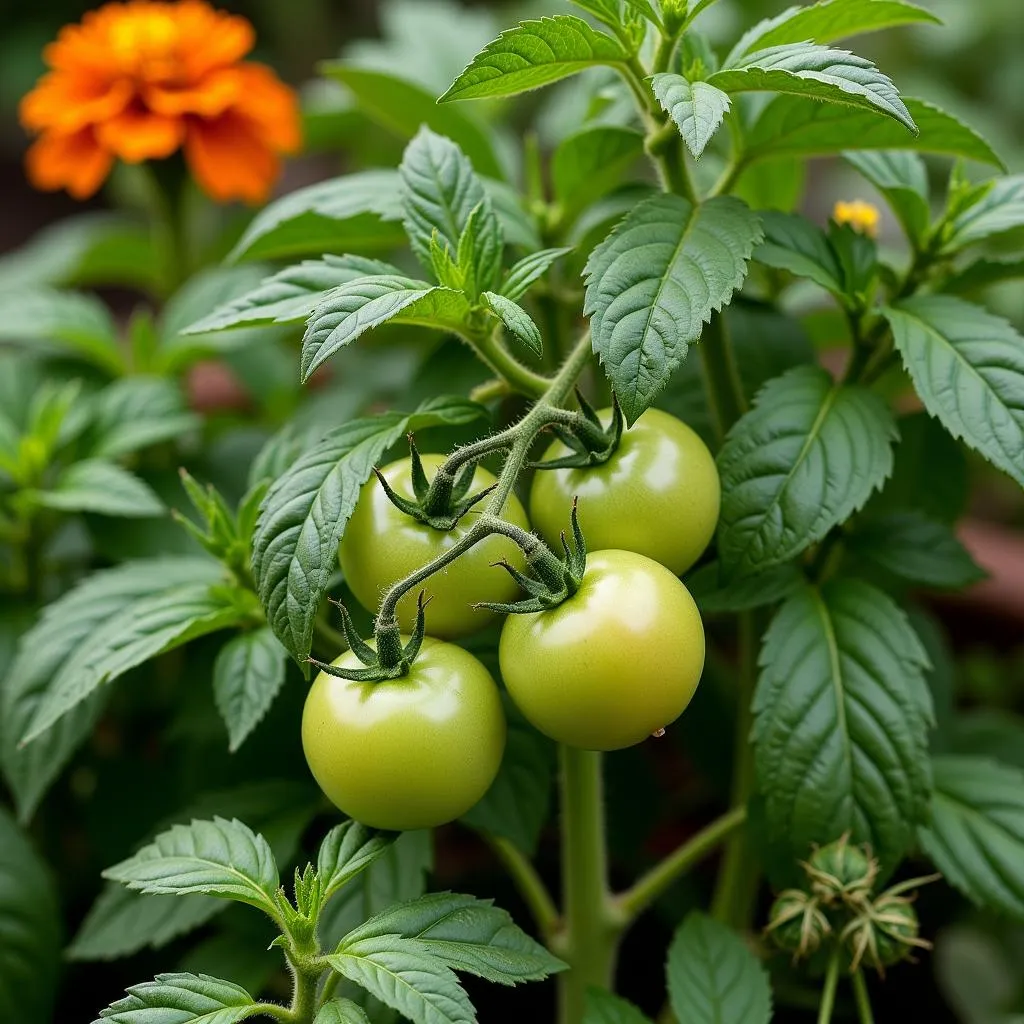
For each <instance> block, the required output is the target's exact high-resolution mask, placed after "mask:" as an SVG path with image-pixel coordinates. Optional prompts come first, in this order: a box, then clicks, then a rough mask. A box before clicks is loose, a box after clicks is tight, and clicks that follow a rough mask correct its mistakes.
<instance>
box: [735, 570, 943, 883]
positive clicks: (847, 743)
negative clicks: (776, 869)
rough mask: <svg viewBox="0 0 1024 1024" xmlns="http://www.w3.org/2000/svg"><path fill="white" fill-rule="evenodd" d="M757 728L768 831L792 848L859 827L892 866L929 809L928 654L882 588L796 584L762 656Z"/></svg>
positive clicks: (857, 837) (796, 853) (855, 835)
mask: <svg viewBox="0 0 1024 1024" xmlns="http://www.w3.org/2000/svg"><path fill="white" fill-rule="evenodd" d="M759 661H760V666H761V675H760V678H759V679H758V682H757V689H756V691H755V694H754V703H753V711H754V727H753V731H752V733H751V736H752V740H753V743H754V757H755V764H756V772H757V785H758V789H759V791H760V793H761V794H762V795H763V797H764V807H765V817H766V819H767V826H768V832H769V837H770V839H771V841H772V842H773V843H774V844H777V845H778V846H780V847H782V848H784V849H785V851H786V852H787V855H788V856H791V857H792V858H793V859H798V858H802V857H806V856H807V854H808V852H809V850H810V848H811V844H812V843H827V842H831V841H832V840H833V839H835V838H837V837H839V836H841V835H842V834H843V833H845V832H849V833H850V834H851V836H852V839H853V842H855V843H868V844H870V846H871V848H872V850H873V852H874V854H875V855H876V856H877V857H878V858H879V859H880V860H881V862H882V864H883V865H884V867H885V868H886V869H888V868H891V867H893V866H894V865H895V864H896V863H897V862H898V861H899V860H900V859H901V858H902V857H903V855H904V854H905V853H906V851H907V849H908V847H909V846H910V844H911V842H912V840H913V830H914V827H915V825H916V824H918V823H920V822H922V821H924V820H925V818H926V817H927V804H928V798H929V795H930V792H931V780H930V776H929V771H928V761H927V752H928V739H927V732H928V727H929V725H930V724H931V720H932V706H931V696H930V693H929V691H928V687H927V683H926V682H925V679H924V674H923V673H924V670H925V669H926V668H927V664H928V662H927V655H926V654H925V651H924V648H923V647H922V646H921V643H920V641H919V640H918V638H917V636H916V634H915V633H914V631H913V629H911V627H910V624H909V623H908V621H907V618H906V616H905V615H904V614H903V612H902V611H901V610H900V609H899V608H898V607H897V606H896V605H895V604H894V603H893V601H892V600H891V599H890V598H889V597H888V596H886V594H884V593H883V592H882V591H880V590H878V589H877V588H875V587H873V586H871V585H870V584H868V583H864V582H861V581H859V580H850V579H835V580H832V581H830V582H829V583H826V584H825V585H824V587H822V588H820V589H818V588H815V587H811V586H807V587H804V588H803V589H802V590H800V591H798V592H796V593H795V594H793V596H792V597H790V598H789V599H788V600H787V601H786V603H785V604H784V605H783V606H782V608H781V609H780V610H779V612H778V613H777V614H776V616H775V618H774V619H773V620H772V623H771V625H770V626H769V628H768V632H767V633H766V634H765V638H764V644H763V646H762V648H761V655H760V659H759Z"/></svg>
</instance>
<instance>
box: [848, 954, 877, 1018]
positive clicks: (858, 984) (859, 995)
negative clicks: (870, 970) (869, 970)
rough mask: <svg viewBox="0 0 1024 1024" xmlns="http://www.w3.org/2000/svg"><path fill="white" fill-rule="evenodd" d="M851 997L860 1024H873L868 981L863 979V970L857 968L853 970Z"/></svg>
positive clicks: (873, 1016)
mask: <svg viewBox="0 0 1024 1024" xmlns="http://www.w3.org/2000/svg"><path fill="white" fill-rule="evenodd" d="M853 998H854V1000H855V1001H856V1003H857V1019H858V1020H859V1021H860V1024H875V1015H874V1014H873V1013H872V1011H871V996H870V995H869V994H868V983H867V982H866V981H865V980H864V972H863V971H862V970H860V969H859V968H858V969H857V970H856V971H854V972H853Z"/></svg>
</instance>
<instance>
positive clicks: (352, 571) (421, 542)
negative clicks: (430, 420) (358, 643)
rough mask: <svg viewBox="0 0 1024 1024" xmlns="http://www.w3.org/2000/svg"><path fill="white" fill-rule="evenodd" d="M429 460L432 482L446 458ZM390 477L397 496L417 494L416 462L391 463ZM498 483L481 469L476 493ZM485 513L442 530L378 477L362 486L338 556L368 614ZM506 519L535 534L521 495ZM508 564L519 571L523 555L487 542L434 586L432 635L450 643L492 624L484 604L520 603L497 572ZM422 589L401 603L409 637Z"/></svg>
mask: <svg viewBox="0 0 1024 1024" xmlns="http://www.w3.org/2000/svg"><path fill="white" fill-rule="evenodd" d="M422 459H423V468H424V469H425V470H426V472H427V476H433V474H434V473H435V472H436V471H437V469H438V467H439V466H440V465H441V464H442V463H443V462H444V458H443V457H442V456H440V455H424V456H423V457H422ZM383 473H384V478H385V479H386V480H387V482H388V483H389V484H390V485H391V487H392V488H393V489H394V490H395V491H396V492H397V493H399V494H401V495H403V496H404V497H409V498H411V497H412V496H413V489H412V464H411V463H410V461H409V459H401V460H400V461H398V462H393V463H391V465H389V466H386V467H385V468H384V470H383ZM493 483H495V477H494V475H493V474H492V473H488V472H487V470H486V469H482V468H480V467H477V470H476V473H475V475H474V478H473V488H474V490H479V489H482V488H484V487H490V486H491V484H493ZM478 514H479V513H478V512H476V511H475V510H471V511H470V512H468V513H467V514H466V515H465V516H463V517H462V519H461V520H460V521H459V522H458V523H457V524H456V526H455V528H454V529H453V530H448V531H444V530H435V529H434V528H433V527H432V526H427V525H426V524H425V523H418V522H417V521H416V520H415V519H413V518H412V516H408V515H406V514H405V513H404V512H402V511H401V510H399V509H398V508H396V507H395V506H394V505H393V504H392V503H391V501H390V500H389V499H388V496H387V494H386V493H385V492H384V488H383V487H381V486H380V484H379V483H378V481H377V479H376V478H375V477H374V478H371V479H370V480H369V481H368V482H367V483H366V484H365V485H364V486H363V489H362V492H361V493H360V495H359V501H358V502H357V503H356V507H355V511H354V512H353V513H352V518H351V519H350V520H349V522H348V526H347V527H346V528H345V533H344V536H343V537H342V539H341V545H340V547H339V551H338V560H339V562H340V563H341V571H342V572H343V573H344V574H345V581H346V583H348V585H349V588H350V589H351V590H352V593H353V594H355V596H356V599H357V600H358V601H359V603H360V604H362V605H363V607H364V608H367V609H369V610H370V611H376V610H377V606H378V604H379V603H380V599H381V596H382V595H383V593H384V592H385V591H386V590H387V589H388V588H389V587H390V586H391V585H392V584H394V583H397V582H398V581H399V580H402V579H404V578H405V577H406V576H408V575H409V574H410V573H412V572H415V571H416V570H417V569H421V568H422V567H423V566H424V565H426V564H427V563H428V562H429V561H431V560H432V559H434V558H436V557H437V556H438V555H440V554H443V553H444V552H445V551H447V550H449V549H450V548H451V547H452V546H453V545H454V544H455V543H456V542H457V541H458V540H460V539H461V538H462V537H463V536H464V535H465V534H466V532H467V531H468V530H469V529H470V528H471V527H472V525H473V522H474V520H475V519H476V516H477V515H478ZM503 516H504V518H505V519H507V520H508V521H509V522H510V523H514V524H515V525H516V526H521V527H522V528H523V529H524V530H528V529H529V528H530V524H529V521H528V520H527V518H526V512H525V511H524V509H523V506H522V505H521V504H520V503H519V500H518V499H517V498H516V497H515V496H514V495H510V496H509V498H508V501H507V502H506V503H505V509H504V512H503ZM502 559H504V560H506V561H508V562H510V563H511V564H513V565H516V566H518V567H519V568H522V566H523V556H522V552H521V551H520V549H519V547H518V546H517V545H516V544H515V543H514V542H513V541H511V540H509V539H508V538H507V537H498V536H492V537H488V538H487V539H486V540H483V541H481V542H480V543H479V544H477V545H476V547H474V548H471V549H470V550H469V551H467V552H465V554H463V555H460V556H459V558H458V559H456V561H454V562H453V563H452V564H451V565H449V566H448V568H446V569H443V570H442V571H441V572H439V573H436V574H435V575H433V576H431V577H430V579H429V580H427V582H426V583H425V584H424V589H425V590H426V592H427V596H428V597H430V598H432V600H431V602H430V606H429V607H428V608H427V613H426V618H427V633H428V634H429V635H430V636H436V637H440V638H442V639H444V640H451V639H454V638H456V637H460V636H465V635H466V634H468V633H473V632H475V631H476V630H478V629H480V628H482V627H483V626H486V625H487V624H488V623H489V622H491V621H493V619H494V613H493V612H490V611H487V610H484V609H475V608H473V607H472V605H474V604H476V603H477V602H479V601H494V602H499V603H504V602H507V601H514V600H515V599H516V597H517V596H518V594H519V588H518V586H517V585H516V583H515V581H514V580H513V579H512V577H511V576H509V574H508V573H507V572H505V570H504V569H501V568H494V563H495V562H499V561H501V560H502ZM418 591H419V588H415V590H413V591H410V593H408V594H406V595H405V596H404V597H403V598H402V600H401V601H399V603H398V625H399V627H400V628H401V629H402V630H403V631H405V632H408V633H411V632H412V630H413V628H414V627H415V624H416V594H417V593H418Z"/></svg>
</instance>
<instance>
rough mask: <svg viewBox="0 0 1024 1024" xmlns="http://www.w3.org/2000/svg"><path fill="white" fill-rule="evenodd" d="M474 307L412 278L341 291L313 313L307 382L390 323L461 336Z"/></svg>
mask: <svg viewBox="0 0 1024 1024" xmlns="http://www.w3.org/2000/svg"><path fill="white" fill-rule="evenodd" d="M470 309H471V306H470V304H469V299H467V298H466V296H465V295H464V294H463V293H462V292H461V291H456V290H455V289H453V288H441V287H434V286H432V285H429V284H426V283H425V282H423V281H413V280H411V279H410V278H407V277H391V276H381V277H361V278H359V279H358V280H356V281H352V282H350V283H349V284H346V285H342V286H341V287H340V288H335V289H334V290H333V291H332V292H330V293H328V295H327V297H326V298H325V299H324V300H323V301H322V302H321V303H320V304H319V305H318V306H317V307H316V309H314V310H313V314H312V316H310V318H309V322H308V324H307V327H306V333H305V334H304V335H303V338H302V358H301V362H300V369H301V372H302V379H303V380H304V381H305V380H308V379H309V376H310V374H312V373H313V371H314V370H315V369H316V368H317V367H318V366H321V365H322V364H323V363H325V362H326V361H327V360H328V359H329V358H330V357H331V356H332V355H334V353H335V352H337V351H339V350H340V349H342V348H344V347H345V346H346V345H350V344H351V343H352V342H353V341H355V340H356V338H358V337H360V336H361V335H362V334H365V333H366V332H367V331H370V330H373V328H375V327H380V326H381V325H382V324H387V323H400V324H415V325H417V326H419V327H433V328H437V329H444V330H449V331H453V332H454V333H460V332H463V331H465V330H466V329H467V321H468V318H469V313H470Z"/></svg>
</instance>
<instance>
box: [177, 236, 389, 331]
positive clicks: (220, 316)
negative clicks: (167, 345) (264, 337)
mask: <svg viewBox="0 0 1024 1024" xmlns="http://www.w3.org/2000/svg"><path fill="white" fill-rule="evenodd" d="M382 274H392V275H396V276H398V275H401V271H400V270H399V269H398V268H397V267H394V266H392V265H391V264H390V263H384V262H382V261H381V260H370V259H366V258H365V257H364V256H331V255H329V254H328V255H325V256H324V257H323V258H322V259H319V260H303V261H302V262H301V263H298V264H296V265H295V266H292V267H285V269H284V270H279V271H278V272H277V273H276V274H273V275H271V276H270V277H267V278H264V279H263V280H262V281H261V282H260V283H259V285H258V286H257V287H256V288H254V289H253V290H252V291H249V292H246V293H245V294H244V295H242V296H240V297H239V298H237V299H232V300H231V301H230V302H226V303H224V305H222V306H220V307H218V308H217V309H215V310H214V311H213V312H212V313H210V314H209V315H208V316H205V317H203V319H202V320H199V321H197V322H196V323H194V324H190V325H189V326H188V327H186V328H185V330H184V331H183V333H184V334H202V333H205V332H208V331H225V330H229V329H231V328H235V327H253V326H256V325H258V324H298V323H303V322H304V321H305V320H306V319H307V317H309V315H310V314H311V313H312V312H313V310H314V309H316V307H317V306H318V305H319V304H320V303H321V302H322V301H323V300H324V299H325V298H326V297H327V293H328V292H330V291H331V290H332V289H333V288H337V287H339V286H340V285H343V284H349V283H350V282H352V281H357V280H358V279H359V278H361V277H373V276H379V275H382Z"/></svg>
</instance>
